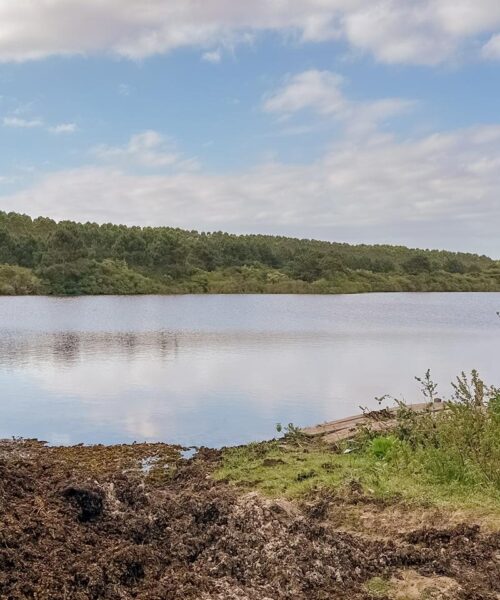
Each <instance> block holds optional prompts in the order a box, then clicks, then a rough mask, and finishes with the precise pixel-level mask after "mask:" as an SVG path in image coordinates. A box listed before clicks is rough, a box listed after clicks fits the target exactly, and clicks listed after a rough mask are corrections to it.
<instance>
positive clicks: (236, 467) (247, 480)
mask: <svg viewBox="0 0 500 600" xmlns="http://www.w3.org/2000/svg"><path fill="white" fill-rule="evenodd" d="M377 451H378V445H377V450H376V451H374V450H373V449H372V447H370V446H367V447H366V448H359V449H358V450H354V451H352V452H350V453H349V454H343V453H341V452H340V453H339V452H338V451H334V450H332V449H331V448H329V447H328V446H325V445H322V444H320V443H316V442H306V443H304V444H300V445H298V444H297V443H295V442H283V441H282V440H273V441H270V442H263V443H259V444H249V445H248V446H242V447H238V448H229V449H226V450H225V451H224V455H223V460H222V466H221V467H220V468H219V469H218V470H217V471H216V472H215V478H216V479H218V480H225V481H229V482H232V483H234V484H237V485H239V486H242V487H245V488H248V489H255V490H259V491H260V492H262V493H264V494H265V495H268V496H272V497H278V496H286V497H290V498H294V497H295V498H296V497H300V496H304V495H307V494H309V493H310V492H311V491H313V490H318V489H328V490H333V491H338V492H339V493H342V490H344V489H349V487H351V486H352V484H353V482H355V483H356V485H359V486H361V488H362V489H363V491H364V492H365V493H366V494H368V495H370V496H373V497H375V498H385V499H391V498H394V499H396V498H402V499H408V500H418V501H424V502H431V503H433V504H436V505H453V506H455V507H457V508H459V507H460V508H471V509H481V510H485V511H486V512H488V513H489V512H491V511H493V512H495V513H496V512H498V514H499V515H500V492H499V491H498V490H497V489H496V488H495V487H494V486H491V485H484V483H477V482H476V483H472V482H470V481H467V482H463V481H455V482H449V481H446V482H443V481H439V480H438V479H436V478H434V477H433V476H432V475H430V474H429V473H427V472H426V470H425V469H424V468H423V467H422V465H420V464H419V463H418V462H416V461H411V462H408V463H407V464H406V465H403V464H402V463H401V461H400V460H399V459H395V457H394V456H390V455H385V456H384V457H382V458H379V457H378V456H377Z"/></svg>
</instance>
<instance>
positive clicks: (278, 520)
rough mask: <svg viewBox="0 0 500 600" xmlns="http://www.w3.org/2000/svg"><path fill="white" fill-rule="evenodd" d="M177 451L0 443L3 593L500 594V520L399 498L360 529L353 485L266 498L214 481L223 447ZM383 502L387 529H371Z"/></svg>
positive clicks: (240, 596) (178, 596) (310, 598)
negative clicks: (443, 511) (412, 512)
mask: <svg viewBox="0 0 500 600" xmlns="http://www.w3.org/2000/svg"><path fill="white" fill-rule="evenodd" d="M180 450H181V449H180V448H177V447H173V446H166V445H160V444H157V445H142V444H136V445H132V446H116V447H104V446H97V447H90V448H89V447H83V446H76V447H72V448H48V447H45V446H43V445H41V444H39V443H37V442H34V441H31V442H30V441H23V442H21V441H19V442H4V443H0V598H2V599H8V600H21V599H22V600H25V599H36V600H49V599H50V600H56V599H57V600H59V599H61V600H63V599H71V600H73V599H74V600H90V599H92V600H97V599H103V600H106V599H113V600H128V599H132V598H135V599H141V600H142V599H148V600H191V599H200V600H215V599H224V600H225V599H228V600H230V599H234V600H244V599H245V600H285V599H286V600H294V599H297V600H299V599H300V600H306V599H307V600H319V599H324V600H326V599H328V600H332V599H336V598H338V599H340V598H342V599H353V600H359V599H370V598H379V599H380V598H382V599H383V598H393V599H395V598H400V599H401V598H415V599H417V598H422V599H424V598H427V599H432V598H435V599H439V598H440V599H442V600H444V599H452V598H457V599H462V600H465V599H468V600H483V599H484V600H486V599H495V600H499V598H500V533H499V532H498V531H496V532H495V531H491V530H484V531H483V530H482V529H481V527H480V525H479V524H477V523H474V522H462V523H451V522H450V523H448V522H447V521H446V519H443V520H441V521H440V522H439V520H438V519H435V518H434V519H433V520H431V521H429V523H428V524H426V520H425V515H420V517H419V521H418V523H417V522H414V521H412V520H409V523H410V526H406V527H405V526H404V523H402V524H401V526H397V527H394V518H401V519H403V520H404V512H402V511H401V510H400V508H398V507H397V506H392V505H389V504H388V505H384V504H379V505H377V506H376V507H375V508H376V513H377V518H376V519H375V520H372V521H371V523H372V525H371V526H370V527H367V526H364V527H360V528H359V530H357V528H356V526H355V524H353V525H352V526H351V527H347V526H346V519H345V518H343V515H346V514H352V510H353V508H355V509H356V510H357V511H358V513H359V514H362V513H363V507H364V506H366V508H367V514H368V513H370V512H373V510H374V501H373V499H367V498H365V497H364V496H363V493H362V491H361V490H358V489H355V486H354V487H353V489H352V490H351V492H352V493H351V494H347V495H345V494H344V495H343V496H342V497H341V496H336V495H335V494H318V495H317V496H314V497H311V498H307V499H306V500H304V501H302V502H301V503H300V504H299V503H291V502H289V501H284V500H269V499H266V498H263V497H262V496H260V495H259V494H257V493H255V492H248V491H240V490H237V489H235V488H234V487H231V486H229V485H227V484H225V483H224V482H215V481H213V480H212V478H211V477H210V473H211V471H212V470H213V469H214V468H215V466H216V465H217V463H218V460H219V458H220V454H219V452H217V451H213V450H200V451H199V452H198V454H197V455H196V456H195V457H194V458H192V459H183V458H182V457H181V453H180ZM368 509H369V510H368ZM386 510H387V511H388V513H389V514H391V515H392V516H393V518H392V519H391V522H392V525H393V530H392V531H391V534H390V535H388V534H387V533H388V532H387V530H386V529H383V528H381V530H380V531H377V527H376V526H374V524H382V523H383V519H381V518H380V515H383V513H384V511H386ZM394 515H396V517H394ZM397 515H400V516H399V517H397Z"/></svg>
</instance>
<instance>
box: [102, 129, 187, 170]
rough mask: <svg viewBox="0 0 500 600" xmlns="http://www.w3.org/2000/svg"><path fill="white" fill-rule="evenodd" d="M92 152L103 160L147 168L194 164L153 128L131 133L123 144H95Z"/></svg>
mask: <svg viewBox="0 0 500 600" xmlns="http://www.w3.org/2000/svg"><path fill="white" fill-rule="evenodd" d="M93 154H94V155H95V156H96V157H97V158H99V159H100V160H103V161H108V162H112V163H118V164H119V163H125V164H127V163H128V164H135V165H139V166H142V167H148V168H157V167H172V166H174V165H175V166H177V167H178V168H183V169H186V170H188V169H189V168H194V167H195V166H196V161H195V160H193V159H191V160H189V159H186V158H184V157H183V155H182V154H180V153H179V152H177V151H176V150H175V147H174V144H173V142H172V141H171V140H168V139H166V138H165V137H164V136H162V135H161V134H160V133H158V132H157V131H153V130H148V131H143V132H141V133H137V134H135V135H133V136H132V137H131V138H130V140H129V142H128V143H127V144H126V145H124V146H107V145H101V146H97V147H96V148H94V149H93Z"/></svg>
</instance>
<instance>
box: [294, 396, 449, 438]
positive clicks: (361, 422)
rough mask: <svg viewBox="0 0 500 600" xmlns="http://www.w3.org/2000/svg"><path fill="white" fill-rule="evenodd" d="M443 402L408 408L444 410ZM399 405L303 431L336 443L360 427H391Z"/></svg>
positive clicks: (394, 422) (385, 428) (420, 410)
mask: <svg viewBox="0 0 500 600" xmlns="http://www.w3.org/2000/svg"><path fill="white" fill-rule="evenodd" d="M445 406H446V405H445V404H444V403H443V402H433V403H429V402H424V403H421V404H408V405H407V408H408V409H410V410H412V411H415V412H417V413H418V412H425V411H429V410H430V411H431V412H439V411H441V410H444V408H445ZM397 411H398V407H394V408H384V409H382V410H373V411H370V412H367V413H364V414H360V415H355V416H353V417H344V418H343V419H338V420H336V421H329V422H327V423H323V424H321V425H315V426H314V427H306V428H304V429H302V431H303V433H305V434H306V435H309V436H312V437H318V438H321V439H322V440H323V441H325V442H326V443H328V444H334V443H335V442H340V441H342V440H348V439H350V438H353V437H355V436H356V434H357V433H358V432H359V430H360V428H361V427H363V426H365V427H366V426H368V425H369V426H370V428H371V429H372V430H375V431H384V430H387V429H391V427H393V426H394V425H395V424H396V419H395V417H396V413H397Z"/></svg>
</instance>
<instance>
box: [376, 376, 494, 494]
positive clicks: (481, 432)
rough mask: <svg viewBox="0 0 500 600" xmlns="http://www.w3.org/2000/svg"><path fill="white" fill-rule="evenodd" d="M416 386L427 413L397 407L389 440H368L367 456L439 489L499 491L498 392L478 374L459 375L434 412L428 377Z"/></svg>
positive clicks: (402, 405)
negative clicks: (447, 486) (449, 395)
mask: <svg viewBox="0 0 500 600" xmlns="http://www.w3.org/2000/svg"><path fill="white" fill-rule="evenodd" d="M418 381H419V382H420V383H421V384H422V391H423V394H424V397H425V398H426V400H427V401H429V405H428V408H427V409H426V410H425V411H424V412H423V413H416V412H414V411H412V410H411V409H410V408H409V407H408V406H407V405H406V404H405V403H404V402H400V401H399V402H398V409H397V412H396V422H395V425H394V428H393V435H392V436H381V435H378V434H376V433H373V434H372V435H369V436H368V441H367V442H366V443H365V448H366V451H367V452H368V453H371V454H373V455H375V456H376V457H377V458H386V459H389V460H391V461H393V462H396V463H398V465H399V466H400V467H402V468H407V469H413V470H415V471H418V472H421V473H424V474H427V475H428V476H430V477H432V478H433V479H435V480H436V481H438V482H440V483H456V484H460V485H472V486H480V485H491V486H493V487H494V488H496V489H497V490H500V390H498V389H497V388H495V387H489V386H486V385H485V384H484V382H483V381H482V380H481V378H480V377H479V375H478V373H477V371H472V373H471V375H470V377H468V376H467V375H466V374H465V373H462V374H461V375H460V376H459V377H457V380H456V382H455V383H454V384H453V389H454V393H453V396H452V398H450V399H449V400H447V401H445V408H444V410H441V411H435V410H434V408H433V401H435V399H436V387H437V386H436V385H435V384H434V383H433V382H432V380H431V379H430V374H429V372H427V374H426V377H425V378H422V379H418ZM369 433H370V432H369ZM396 442H397V443H396Z"/></svg>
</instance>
